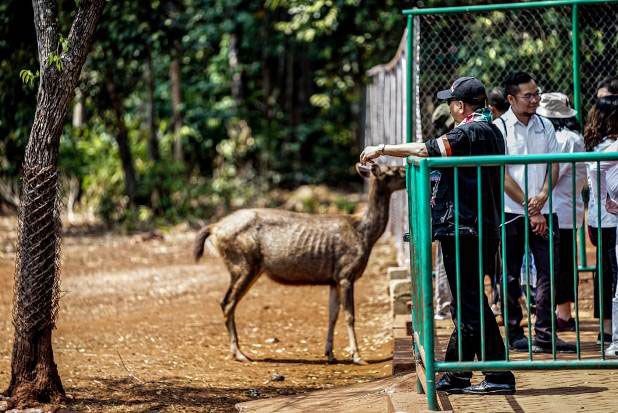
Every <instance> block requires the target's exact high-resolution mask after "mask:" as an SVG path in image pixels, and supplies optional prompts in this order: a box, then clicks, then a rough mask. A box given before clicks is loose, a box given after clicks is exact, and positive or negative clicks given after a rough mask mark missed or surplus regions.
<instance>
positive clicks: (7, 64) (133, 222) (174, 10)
mask: <svg viewBox="0 0 618 413" xmlns="http://www.w3.org/2000/svg"><path fill="white" fill-rule="evenodd" d="M500 1H501V0H500ZM486 2H487V1H485V0H482V1H481V0H479V1H474V0H470V1H465V2H461V1H455V0H426V1H425V2H424V3H423V4H422V6H423V7H435V6H445V5H454V4H455V3H457V4H458V5H461V4H464V3H465V4H478V3H486ZM490 2H494V1H493V0H491V1H490ZM495 2H498V1H495ZM80 3H81V2H80V1H75V0H74V1H68V0H60V1H59V7H58V9H59V11H60V30H59V31H60V32H61V33H68V32H69V27H70V23H71V19H72V17H73V16H74V14H75V8H76V7H80ZM417 5H418V6H421V4H420V3H419V2H412V1H404V2H396V1H394V0H383V1H377V0H367V1H360V0H265V1H263V2H256V1H249V0H154V1H148V2H135V1H128V0H118V1H113V2H107V3H106V7H105V9H104V14H103V16H102V19H101V22H100V24H99V25H98V28H97V33H96V37H95V42H94V44H93V47H92V51H91V53H90V55H89V58H88V61H87V64H86V65H85V67H84V69H83V71H82V74H81V77H80V82H79V87H78V89H79V93H78V97H79V98H76V104H77V102H79V104H80V105H82V106H81V107H82V108H83V110H82V112H81V113H82V115H83V116H82V117H83V123H82V124H81V125H76V126H75V127H74V126H73V125H72V119H71V116H68V117H67V122H66V126H65V130H64V134H63V137H62V140H61V148H60V158H59V163H60V167H61V170H62V172H63V174H64V175H66V176H69V177H71V178H73V179H77V180H78V181H79V182H80V186H81V196H80V203H79V204H80V207H81V208H83V209H87V210H92V211H96V213H97V214H98V215H99V216H100V217H101V218H102V219H103V220H105V221H106V222H108V223H110V224H113V223H117V222H124V223H125V225H126V227H127V228H129V229H130V228H138V227H140V226H142V225H147V224H148V223H149V222H160V221H165V222H177V221H179V220H182V219H184V218H185V217H187V216H192V215H194V216H199V217H202V218H206V217H209V216H211V215H213V214H215V215H218V214H222V213H224V212H225V211H227V210H229V209H235V208H240V207H242V206H244V205H248V204H260V202H261V204H264V205H270V203H269V202H270V201H269V200H263V198H265V195H264V194H265V193H266V192H267V191H268V190H269V189H272V188H273V187H281V188H284V189H290V188H294V187H297V186H299V185H302V184H331V185H339V186H349V185H350V183H351V182H352V181H354V180H356V179H357V178H356V176H355V173H354V170H353V165H354V163H355V161H356V159H357V157H358V151H359V146H360V144H359V142H360V136H361V129H362V125H361V115H362V113H361V112H362V107H363V102H362V99H363V91H364V84H365V82H366V81H367V80H368V79H367V77H366V72H367V70H368V69H369V68H371V67H373V66H374V65H376V64H380V63H384V62H387V61H389V60H390V59H391V58H392V56H393V54H394V52H395V51H396V49H397V46H398V44H399V41H400V38H401V35H402V33H403V30H404V26H405V19H404V18H403V16H402V15H401V13H400V10H401V9H402V8H409V7H415V6H417ZM534 13H536V14H540V15H541V17H542V18H541V20H540V21H538V22H537V24H536V25H533V24H532V23H530V24H528V23H529V20H526V19H525V18H524V19H523V20H513V19H509V18H507V16H506V15H505V14H504V12H495V13H485V14H482V15H471V14H465V15H460V16H458V17H457V18H456V19H457V21H456V24H453V22H449V21H448V20H445V19H442V20H440V19H436V20H434V21H433V22H432V25H431V33H434V35H430V36H427V35H426V34H427V33H428V31H425V32H424V33H425V37H424V39H423V41H424V42H425V43H424V46H423V50H424V53H426V54H425V55H423V56H422V59H425V61H426V62H427V67H425V68H424V69H425V70H424V71H421V76H422V77H421V82H433V83H434V84H435V85H439V87H443V86H444V85H448V84H449V83H450V82H451V81H452V79H453V78H454V76H455V75H456V74H457V73H459V72H465V73H466V74H477V75H479V76H481V77H482V79H483V80H484V81H486V82H487V83H488V84H491V85H494V84H495V83H496V80H495V79H497V78H498V77H499V76H502V74H501V73H499V72H500V70H504V71H506V70H510V69H511V68H513V67H515V66H516V65H517V63H518V62H521V61H523V60H525V61H526V62H527V63H528V64H529V67H530V68H531V70H533V71H537V68H540V69H539V70H538V73H537V75H539V76H540V77H542V80H543V82H542V83H547V82H545V79H563V83H561V82H557V83H556V87H562V86H564V85H567V84H569V78H568V76H564V75H563V74H564V73H569V72H570V66H569V65H570V63H569V59H568V54H567V52H565V50H567V49H568V45H567V47H566V48H565V42H566V41H565V39H566V38H568V33H567V34H565V30H564V27H563V24H564V22H565V20H564V18H563V16H557V15H555V10H554V9H546V10H539V11H535V12H534ZM552 13H553V14H552ZM524 17H525V16H524ZM530 21H532V20H530ZM566 24H567V25H568V19H567V20H566ZM453 27H458V30H453ZM605 32H606V31H604V30H601V29H590V30H588V31H587V32H586V34H585V36H586V38H587V39H593V40H591V41H588V42H585V43H584V44H583V50H584V54H583V62H584V63H586V64H590V65H594V66H600V67H601V66H603V65H602V64H600V63H599V62H600V61H599V60H598V59H597V58H596V56H597V55H598V54H599V53H605V54H609V55H613V54H612V53H610V52H608V51H611V50H614V49H615V47H616V44H617V43H616V40H615V39H609V40H608V39H607V38H606V36H605ZM566 43H568V42H566ZM478 45H483V46H482V47H479V46H478ZM450 46H452V47H450ZM69 47H70V45H69V44H68V40H67V39H66V38H65V37H63V36H60V38H59V42H58V45H57V49H56V50H55V53H54V54H52V55H50V56H49V57H48V58H47V61H46V62H44V66H43V67H46V66H45V65H47V67H54V68H55V69H57V70H62V58H61V56H65V55H66V53H67V51H68V48H69ZM176 58H177V61H178V62H179V64H180V79H181V102H180V115H181V124H182V126H181V127H180V130H179V131H176V130H175V129H174V126H175V125H174V118H173V111H172V104H171V100H172V98H171V97H172V92H171V88H172V85H171V80H170V67H171V65H172V62H173V61H174V60H175V59H176ZM547 61H552V62H553V63H552V65H550V66H547V65H546V64H545V62H547ZM40 66H41V65H40V64H39V62H38V55H37V47H36V38H35V32H34V25H33V21H32V8H31V5H30V4H29V3H28V2H20V1H17V0H5V1H3V2H1V3H0V177H3V178H4V177H10V178H11V179H16V177H17V176H18V174H19V168H20V165H21V162H22V159H23V151H24V148H25V146H26V143H27V139H28V134H29V129H30V125H31V123H32V119H33V116H34V108H35V99H36V88H34V87H33V86H34V82H35V81H36V80H37V76H38V72H34V71H32V70H28V69H27V68H37V67H40ZM428 68H429V70H427V69H428ZM431 68H441V70H431ZM148 73H149V74H151V75H152V78H153V84H154V87H153V90H150V82H149V77H148V76H147V74H148ZM561 76H562V77H561ZM432 90H435V88H434V89H432ZM112 92H113V93H112ZM151 93H152V101H150V96H151ZM112 95H113V96H112ZM151 104H152V107H154V111H153V112H152V113H153V115H154V116H153V120H152V122H150V118H149V115H150V112H149V111H148V108H149V107H150V105H151ZM70 114H71V113H69V115H70ZM78 118H79V117H78ZM151 128H152V130H151ZM123 131H126V136H127V139H128V143H129V145H128V147H129V152H130V156H131V159H132V164H133V167H134V169H135V175H136V183H137V194H135V199H134V200H130V199H128V197H127V194H126V192H127V190H126V188H125V174H124V171H123V159H125V162H126V158H123V157H122V156H121V155H120V154H119V145H118V139H119V138H122V134H121V132H123ZM177 132H178V133H177ZM151 134H154V136H156V138H157V143H158V148H159V153H160V156H159V158H156V159H155V158H153V154H151V153H150V151H149V139H151ZM176 139H180V142H181V145H182V149H183V159H182V161H176V160H175V159H174V150H173V148H174V144H175V140H176ZM308 202H309V204H308V205H306V206H305V207H306V208H308V209H311V208H315V207H316V206H315V205H310V203H311V201H308ZM335 204H336V206H337V209H338V210H342V211H352V210H353V208H354V203H352V202H349V201H347V199H346V198H345V197H342V198H340V199H337V200H335Z"/></svg>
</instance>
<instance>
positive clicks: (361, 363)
mask: <svg viewBox="0 0 618 413" xmlns="http://www.w3.org/2000/svg"><path fill="white" fill-rule="evenodd" d="M353 362H354V364H356V365H357V366H366V365H367V364H369V363H367V362H366V361H365V360H363V359H362V358H360V357H354V359H353Z"/></svg>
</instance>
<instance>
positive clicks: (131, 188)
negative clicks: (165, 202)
mask: <svg viewBox="0 0 618 413" xmlns="http://www.w3.org/2000/svg"><path fill="white" fill-rule="evenodd" d="M105 85H106V87H107V93H108V94H109V97H110V101H111V103H112V110H113V112H114V122H115V124H116V142H117V143H118V152H119V154H120V161H121V163H122V170H123V172H124V190H125V193H126V195H127V196H128V197H129V202H130V203H131V204H134V203H135V196H136V191H137V178H136V174H135V166H134V165H133V154H132V153H131V146H130V145H129V132H128V131H127V126H126V125H125V123H124V111H123V109H122V99H121V98H120V96H119V95H118V92H117V91H116V85H115V84H114V81H113V78H112V75H111V73H108V75H107V81H106V82H105Z"/></svg>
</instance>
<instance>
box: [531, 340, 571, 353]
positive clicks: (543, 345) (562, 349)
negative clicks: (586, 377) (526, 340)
mask: <svg viewBox="0 0 618 413" xmlns="http://www.w3.org/2000/svg"><path fill="white" fill-rule="evenodd" d="M551 351H552V348H551V341H549V342H546V341H538V340H534V344H533V345H532V352H533V353H549V354H551ZM576 352H577V347H575V344H571V343H567V342H566V341H564V340H562V339H559V338H558V337H556V353H576Z"/></svg>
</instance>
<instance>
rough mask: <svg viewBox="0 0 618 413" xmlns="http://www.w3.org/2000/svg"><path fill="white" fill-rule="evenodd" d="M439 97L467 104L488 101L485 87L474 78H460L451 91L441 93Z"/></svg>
mask: <svg viewBox="0 0 618 413" xmlns="http://www.w3.org/2000/svg"><path fill="white" fill-rule="evenodd" d="M437 96H438V99H440V100H449V99H457V100H462V101H464V102H467V103H483V102H484V101H485V99H487V93H486V92H485V86H483V83H481V81H480V80H478V79H477V78H475V77H472V76H464V77H460V78H459V79H457V80H456V81H454V82H453V85H452V86H451V88H450V89H446V90H441V91H439V92H438V94H437Z"/></svg>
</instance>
